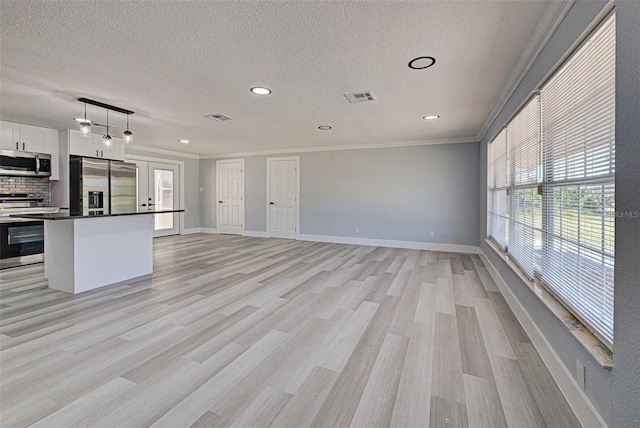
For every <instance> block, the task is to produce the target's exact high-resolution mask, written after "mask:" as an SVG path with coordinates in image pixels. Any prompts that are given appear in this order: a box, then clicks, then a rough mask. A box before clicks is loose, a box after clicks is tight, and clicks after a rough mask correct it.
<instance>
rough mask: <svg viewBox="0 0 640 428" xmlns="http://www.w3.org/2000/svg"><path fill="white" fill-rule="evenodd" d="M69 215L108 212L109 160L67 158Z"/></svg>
mask: <svg viewBox="0 0 640 428" xmlns="http://www.w3.org/2000/svg"><path fill="white" fill-rule="evenodd" d="M69 204H70V206H69V208H70V211H71V215H103V214H109V161H108V160H106V159H93V158H83V157H78V156H71V158H70V159H69Z"/></svg>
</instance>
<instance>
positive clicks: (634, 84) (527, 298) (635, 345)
mask: <svg viewBox="0 0 640 428" xmlns="http://www.w3.org/2000/svg"><path fill="white" fill-rule="evenodd" d="M606 3H607V2H605V1H592V2H576V3H575V4H574V5H573V7H572V8H571V10H570V11H569V13H568V14H567V16H566V18H565V19H564V21H563V22H562V24H561V26H560V27H559V28H558V30H557V31H556V32H555V34H554V35H553V37H552V38H551V40H550V41H549V44H548V45H547V46H546V47H545V49H544V50H543V52H542V53H541V54H540V56H539V57H538V58H537V60H536V62H535V63H534V65H533V67H532V68H531V69H530V70H529V72H528V73H527V75H526V76H525V78H524V80H523V81H522V83H521V84H520V86H519V88H518V89H517V90H516V92H515V93H514V94H513V96H512V97H511V98H510V99H509V101H508V102H507V105H506V106H505V108H504V109H503V110H502V111H501V112H500V114H499V116H498V118H497V119H496V120H495V121H494V123H493V124H492V125H491V127H490V129H489V131H488V132H487V134H486V136H485V138H483V141H482V142H481V147H480V150H481V154H480V158H481V159H482V162H481V165H480V176H479V178H480V179H479V182H480V188H479V192H480V236H479V238H480V247H481V248H482V250H483V251H484V253H485V254H486V255H487V256H488V258H489V259H490V261H491V263H492V264H493V265H494V266H496V268H497V270H498V271H499V273H500V274H501V275H502V277H503V278H504V279H505V281H506V282H507V284H508V285H509V287H510V288H511V290H512V291H513V293H514V294H515V295H516V297H517V298H518V300H519V301H520V303H521V304H522V305H523V306H524V307H525V308H526V310H527V312H528V313H529V315H530V316H531V318H532V319H533V321H534V322H535V323H536V324H537V326H538V328H539V329H540V331H541V332H542V333H543V334H544V336H545V337H546V339H547V340H548V342H549V343H550V345H551V346H552V348H553V349H554V351H555V352H556V354H557V355H558V356H559V357H560V359H561V360H562V362H563V363H564V364H565V366H566V367H567V370H568V371H569V373H575V367H576V360H580V361H581V362H582V363H584V364H585V368H586V394H587V397H588V398H589V399H590V401H591V403H592V404H593V405H594V407H595V408H596V409H597V410H598V412H599V413H600V415H601V416H602V418H603V419H604V420H605V422H606V423H607V424H608V425H609V426H611V427H637V426H640V409H639V406H638V403H639V402H638V397H640V316H639V314H640V287H638V280H637V278H638V277H640V269H639V266H640V256H639V251H638V242H640V218H636V217H619V218H617V219H616V267H615V275H616V277H615V297H614V299H615V302H614V305H615V330H614V335H615V343H614V349H613V355H614V369H613V370H611V371H608V370H604V369H602V368H601V367H600V366H599V365H598V364H596V363H595V361H594V360H593V358H591V357H590V356H589V355H588V353H587V352H585V350H584V348H583V347H582V346H581V345H580V344H579V343H578V342H577V341H576V340H575V339H574V338H573V336H572V335H571V334H570V333H569V332H568V331H567V329H566V328H565V327H564V326H563V325H562V324H561V323H560V322H559V321H558V320H557V319H556V318H555V317H554V316H553V315H552V314H551V313H550V312H549V311H548V310H547V308H546V307H545V306H544V305H543V304H542V303H541V302H540V300H539V299H538V298H537V297H536V296H535V295H533V293H532V292H531V291H530V290H529V288H528V287H526V286H525V285H524V284H523V283H522V281H521V280H520V279H519V278H518V276H517V275H515V273H514V272H513V271H512V270H511V269H510V268H509V267H508V266H507V265H506V264H505V263H504V262H503V261H502V260H501V258H500V257H498V255H497V254H496V253H495V252H494V251H493V250H492V249H491V248H489V246H488V245H486V243H485V242H484V239H485V237H486V234H487V230H486V223H487V221H486V188H487V187H486V176H487V165H486V159H487V143H488V141H489V140H490V139H491V138H492V137H493V136H494V135H495V134H496V133H497V132H498V131H499V129H500V128H501V127H502V126H503V125H504V124H505V122H506V120H507V119H508V118H509V116H510V115H511V114H513V113H514V112H515V110H516V109H517V108H518V106H519V105H520V104H521V103H522V102H523V101H524V100H525V98H526V97H527V95H528V94H529V93H530V92H531V91H532V90H533V89H535V88H536V87H537V85H538V84H539V83H540V82H541V81H542V79H543V78H544V77H545V75H547V73H548V72H549V71H550V70H551V69H552V68H553V67H554V65H555V64H556V63H557V62H558V61H559V60H560V58H561V57H562V55H563V54H564V53H565V52H566V51H567V50H568V49H569V48H570V47H571V45H572V44H573V43H574V42H575V41H576V40H578V39H579V38H580V35H581V34H582V33H583V32H584V30H585V29H586V28H587V27H588V26H589V25H590V24H591V23H592V21H593V20H594V19H595V18H596V16H597V15H598V14H599V13H600V12H601V11H602V9H603V8H604V7H605V5H606ZM616 11H617V12H616V16H617V17H616V20H617V28H616V37H617V54H616V55H617V58H616V68H617V70H616V164H617V165H616V168H617V172H616V183H617V186H616V210H617V211H618V212H624V211H635V212H637V211H640V192H638V183H640V168H638V165H640V144H638V141H640V128H639V125H638V117H640V112H639V111H638V106H639V105H640V97H639V95H638V94H639V92H640V89H639V88H638V84H639V78H638V76H640V50H639V49H638V40H640V27H639V26H638V22H640V2H636V1H618V2H616Z"/></svg>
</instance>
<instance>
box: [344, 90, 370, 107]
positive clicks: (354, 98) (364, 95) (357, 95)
mask: <svg viewBox="0 0 640 428" xmlns="http://www.w3.org/2000/svg"><path fill="white" fill-rule="evenodd" d="M344 96H345V97H346V98H347V100H349V102H350V103H351V104H355V103H367V102H369V101H375V100H376V97H375V96H374V95H373V92H371V91H362V92H354V93H353V94H344Z"/></svg>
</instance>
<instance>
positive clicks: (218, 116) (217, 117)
mask: <svg viewBox="0 0 640 428" xmlns="http://www.w3.org/2000/svg"><path fill="white" fill-rule="evenodd" d="M205 117H206V118H208V119H212V120H217V121H218V122H225V121H227V120H233V118H232V117H229V116H225V115H224V114H220V113H215V114H208V115H206V116H205Z"/></svg>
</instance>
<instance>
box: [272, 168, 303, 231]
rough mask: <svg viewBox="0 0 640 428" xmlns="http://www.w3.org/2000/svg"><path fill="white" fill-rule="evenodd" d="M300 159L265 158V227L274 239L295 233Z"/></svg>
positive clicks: (296, 228)
mask: <svg viewBox="0 0 640 428" xmlns="http://www.w3.org/2000/svg"><path fill="white" fill-rule="evenodd" d="M299 163H300V158H299V157H297V156H296V157H284V158H267V183H268V189H267V203H268V207H267V215H268V219H267V228H268V233H269V236H271V237H274V238H288V239H296V237H297V234H298V223H299V222H298V215H299V213H298V211H299V209H298V192H299V184H298V183H299V181H300V180H299Z"/></svg>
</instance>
